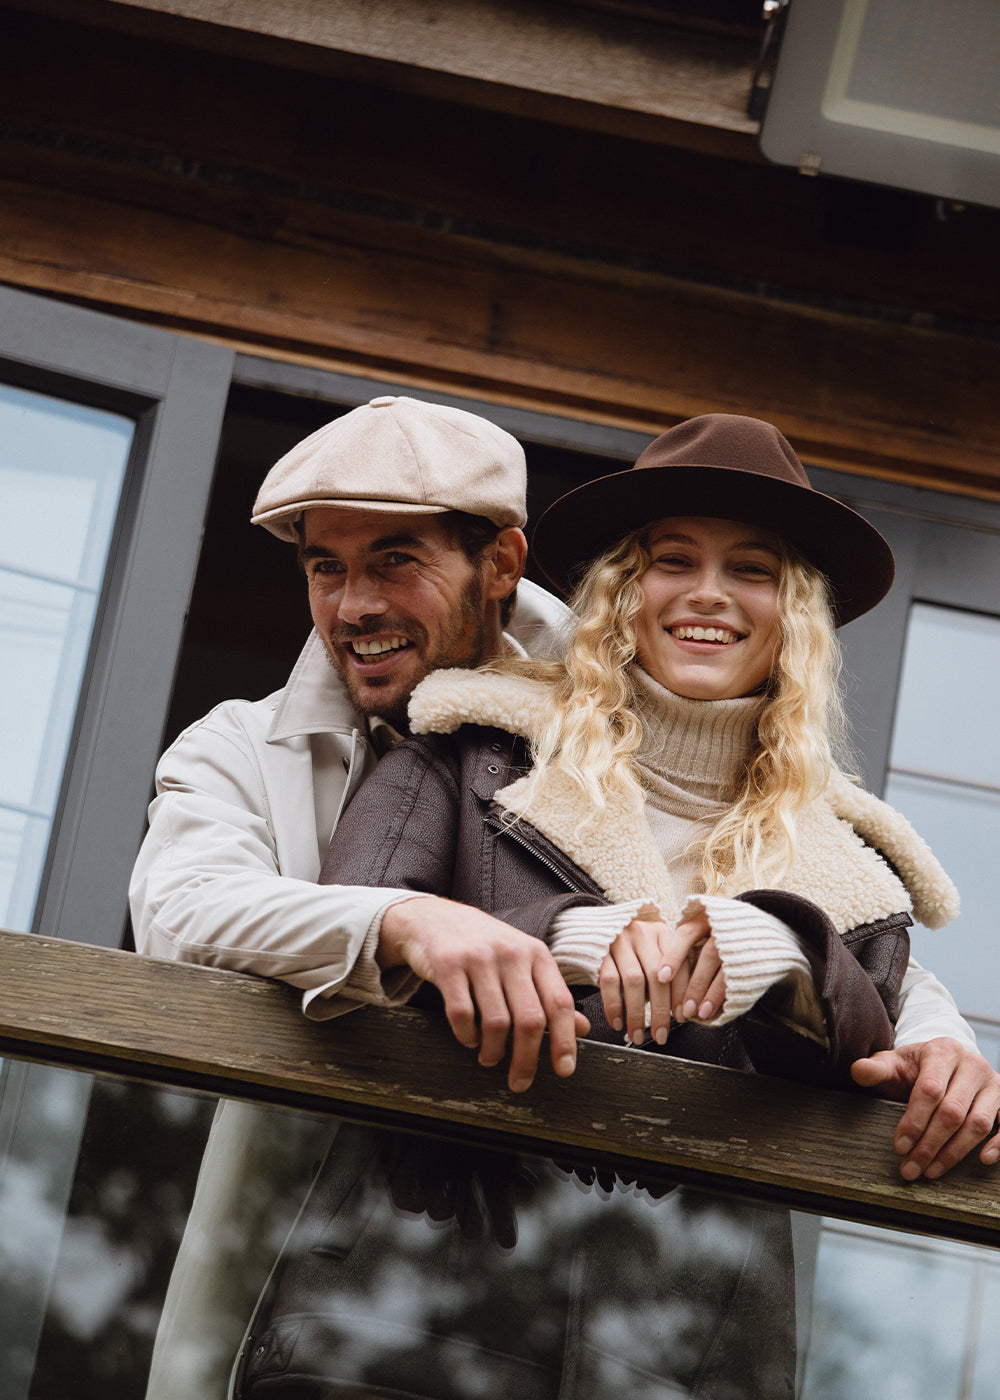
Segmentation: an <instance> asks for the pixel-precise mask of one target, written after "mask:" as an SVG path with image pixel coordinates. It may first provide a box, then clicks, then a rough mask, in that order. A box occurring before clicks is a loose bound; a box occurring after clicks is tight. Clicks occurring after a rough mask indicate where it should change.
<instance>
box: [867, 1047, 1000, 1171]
mask: <svg viewBox="0 0 1000 1400" xmlns="http://www.w3.org/2000/svg"><path fill="white" fill-rule="evenodd" d="M851 1077H852V1079H854V1081H855V1083H857V1084H860V1085H862V1087H863V1088H865V1089H875V1090H876V1091H877V1092H878V1093H879V1094H880V1095H881V1096H882V1097H884V1098H892V1099H900V1100H905V1099H909V1103H908V1104H907V1109H906V1112H905V1113H904V1114H903V1116H902V1118H901V1119H900V1120H899V1126H898V1128H897V1129H896V1136H895V1141H894V1144H893V1145H894V1147H895V1149H896V1151H897V1152H898V1153H899V1155H900V1156H901V1157H902V1158H903V1161H902V1163H901V1164H900V1168H899V1171H900V1175H901V1176H902V1177H903V1179H904V1180H905V1181H915V1180H916V1179H917V1177H918V1176H921V1175H923V1176H925V1177H927V1178H928V1179H929V1180H931V1181H933V1180H935V1179H936V1178H937V1177H939V1176H944V1174H945V1172H946V1171H949V1170H950V1168H952V1167H953V1166H954V1165H955V1163H956V1162H960V1161H961V1160H962V1158H963V1157H964V1156H966V1154H967V1153H969V1152H971V1151H972V1149H973V1148H974V1147H975V1146H976V1144H977V1143H980V1142H983V1140H984V1139H988V1141H987V1142H986V1143H985V1145H984V1146H983V1148H982V1150H981V1151H980V1153H979V1160H980V1161H981V1162H983V1163H984V1164H985V1165H986V1166H992V1165H993V1163H994V1162H996V1161H998V1160H1000V1134H996V1135H994V1136H990V1135H991V1134H992V1132H993V1124H994V1122H995V1121H996V1115H997V1110H998V1109H1000V1074H998V1073H997V1072H996V1070H995V1069H993V1068H992V1066H991V1065H990V1063H989V1061H988V1060H986V1059H984V1058H983V1056H982V1055H980V1054H977V1052H976V1051H975V1050H967V1049H966V1048H965V1047H964V1046H963V1045H961V1044H960V1043H959V1042H958V1041H957V1040H952V1039H951V1038H950V1037H949V1036H940V1037H939V1038H938V1039H936V1040H925V1041H921V1042H920V1043H919V1044H916V1045H904V1046H901V1047H900V1049H898V1050H880V1051H879V1052H878V1054H877V1055H872V1056H870V1057H869V1058H868V1059H864V1060H855V1062H854V1064H853V1065H852V1066H851Z"/></svg>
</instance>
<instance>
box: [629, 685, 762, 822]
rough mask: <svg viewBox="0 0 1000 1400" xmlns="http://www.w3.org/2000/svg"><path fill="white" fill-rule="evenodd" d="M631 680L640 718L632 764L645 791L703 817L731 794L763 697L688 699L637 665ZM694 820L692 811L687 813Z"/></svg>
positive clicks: (749, 748) (754, 730)
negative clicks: (681, 800) (658, 793)
mask: <svg viewBox="0 0 1000 1400" xmlns="http://www.w3.org/2000/svg"><path fill="white" fill-rule="evenodd" d="M632 670H633V677H634V680H635V684H636V690H637V693H638V699H639V713H640V717H641V719H642V730H643V734H642V743H641V745H640V748H639V753H638V761H639V766H640V768H641V769H642V771H643V779H644V781H645V782H646V785H647V787H648V788H649V789H650V791H651V792H656V791H658V790H660V791H662V793H663V795H667V794H668V793H669V795H670V796H671V797H672V799H673V802H672V804H671V805H674V804H675V803H676V802H677V801H678V799H679V798H680V797H681V795H683V797H684V798H686V799H687V801H686V802H685V803H684V805H685V806H688V805H689V804H690V806H691V807H693V808H697V809H698V812H699V814H701V815H706V814H707V809H708V808H710V807H716V806H721V805H722V804H723V803H724V802H725V801H726V800H727V799H728V798H729V797H730V795H731V792H732V788H733V785H734V781H735V780H736V779H737V778H738V776H739V773H740V770H741V768H742V767H743V765H744V764H745V763H746V760H747V756H748V754H749V753H750V750H751V748H752V747H753V743H754V740H755V739H756V736H757V721H758V720H759V719H760V715H761V711H762V710H763V708H764V704H765V697H764V696H761V695H748V696H744V697H742V698H740V699H737V700H688V699H687V698H686V697H685V696H683V695H675V694H674V693H673V692H672V691H670V690H667V689H666V687H664V686H662V685H660V683H659V682H658V681H655V680H653V678H652V676H650V675H648V674H647V672H645V671H644V670H642V668H641V667H640V666H633V668H632ZM691 814H692V815H694V814H695V813H694V811H692V812H691Z"/></svg>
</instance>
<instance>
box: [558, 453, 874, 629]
mask: <svg viewBox="0 0 1000 1400" xmlns="http://www.w3.org/2000/svg"><path fill="white" fill-rule="evenodd" d="M675 515H687V516H709V517H711V518H713V519H721V520H742V521H746V522H747V523H748V524H751V525H760V526H762V527H763V528H764V529H767V530H771V531H772V532H773V533H774V534H776V535H780V536H781V537H782V539H783V540H785V541H786V542H787V543H789V544H791V545H794V546H795V548H796V549H797V550H798V551H799V552H800V553H801V554H802V555H803V556H804V558H806V559H807V560H808V561H809V563H810V564H812V565H814V566H815V567H816V568H817V569H819V570H820V571H821V572H822V573H823V574H825V575H826V577H827V578H828V579H829V581H830V587H831V590H832V593H833V603H834V614H835V619H836V622H837V625H838V626H841V625H842V624H843V623H845V622H850V621H852V620H853V619H854V618H856V617H860V616H861V614H862V613H865V612H868V611H869V609H871V608H873V607H874V606H875V604H876V603H878V602H879V601H880V600H881V599H882V598H884V597H885V595H886V594H887V593H888V591H889V589H890V588H891V587H892V581H893V578H894V577H895V572H896V567H895V562H894V560H893V557H892V550H891V549H890V548H889V545H888V544H887V542H886V540H885V539H884V538H883V537H882V535H880V534H879V532H878V530H876V529H875V527H874V525H870V524H869V522H868V521H867V520H865V518H864V516H862V515H859V514H858V513H857V511H854V510H852V509H851V508H850V506H845V505H844V504H843V503H842V502H841V501H838V500H836V499H835V498H834V497H833V496H825V495H823V494H822V492H819V491H813V490H811V489H810V488H809V487H805V486H798V485H796V484H795V483H794V482H790V481H782V480H781V479H779V478H776V477H769V476H763V475H761V474H760V473H759V472H748V471H740V470H738V469H737V468H734V467H714V466H704V465H690V466H689V465H685V464H683V463H680V464H677V465H673V466H669V467H648V468H642V469H634V468H631V469H629V470H628V471H623V472H615V473H614V474H613V475H611V476H602V477H598V478H597V479H596V480H594V481H588V482H586V483H585V484H584V485H583V486H578V487H576V488H575V489H574V490H572V491H569V492H567V494H566V495H565V496H561V497H560V498H559V500H557V501H555V502H554V503H553V504H552V505H551V506H549V508H548V510H546V511H545V512H544V514H543V515H542V516H541V517H540V519H539V521H538V524H537V525H536V526H535V530H534V533H533V535H532V539H531V548H532V552H533V553H534V556H535V558H536V560H537V561H538V564H539V566H540V568H541V569H542V572H543V573H544V574H545V576H546V578H547V579H548V580H549V582H550V583H552V584H554V585H555V586H556V588H558V589H559V590H560V591H561V592H562V593H569V592H571V591H572V589H573V588H574V587H575V585H576V584H577V583H578V582H579V579H580V577H581V576H582V574H583V572H584V570H585V569H586V568H587V566H588V565H589V564H590V563H591V562H592V561H593V560H594V559H596V558H597V557H598V556H599V555H600V554H603V553H604V551H605V550H607V549H610V548H611V547H612V546H613V545H614V544H616V543H617V542H618V540H620V539H622V538H624V536H625V535H627V534H630V533H631V532H632V531H633V530H637V529H640V528H641V527H642V526H644V525H650V524H652V523H653V522H654V521H656V520H662V519H663V518H664V517H666V516H675Z"/></svg>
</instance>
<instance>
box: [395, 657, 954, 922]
mask: <svg viewBox="0 0 1000 1400" xmlns="http://www.w3.org/2000/svg"><path fill="white" fill-rule="evenodd" d="M549 709H550V706H549V703H548V687H547V686H546V685H545V684H544V683H543V682H540V681H534V680H529V679H527V678H522V677H509V676H494V675H490V674H489V673H488V672H476V671H438V672H436V673H435V674H434V675H432V676H428V677H427V679H426V680H425V681H423V682H422V683H421V685H419V686H418V687H417V689H416V691H415V692H414V695H413V700H412V701H411V704H410V720H411V725H412V728H413V730H414V732H415V733H445V734H450V733H454V732H455V731H456V730H457V729H459V728H460V727H461V726H462V724H465V723H472V724H481V725H488V726H491V727H495V728H499V729H504V730H506V731H507V732H509V733H513V734H518V735H520V736H521V737H522V738H525V739H527V740H528V741H529V743H530V742H531V741H532V740H533V739H534V738H535V737H536V736H537V734H538V733H539V729H540V725H541V724H542V722H543V721H544V719H545V718H546V717H547V715H548V713H549ZM526 786H527V780H526V779H524V778H521V779H518V780H517V781H516V782H514V783H511V784H509V785H508V786H507V787H505V788H501V789H500V791H499V792H497V794H496V796H495V800H496V802H497V803H498V804H499V805H500V806H502V807H504V808H505V809H506V810H508V811H509V812H511V813H512V815H514V816H515V817H518V818H522V819H524V820H526V821H530V822H531V824H532V825H533V826H535V827H537V829H538V830H539V831H541V832H542V834H543V835H544V836H547V837H548V838H549V840H551V841H553V842H554V843H555V844H556V845H557V846H558V847H559V848H560V849H561V850H563V851H565V853H566V854H567V855H568V856H569V857H570V858H571V859H572V860H573V861H575V863H576V864H577V865H579V866H580V868H581V869H582V870H584V871H586V873H587V874H588V875H590V877H591V878H592V879H593V880H595V881H596V882H597V884H598V885H600V887H601V888H602V889H603V890H605V892H606V893H607V894H608V896H609V897H610V898H611V899H612V900H614V901H623V900H627V899H636V898H643V899H654V900H655V901H656V902H657V903H658V904H659V906H660V910H661V912H662V914H663V916H664V918H667V919H676V918H677V917H678V915H679V912H680V898H681V897H682V896H683V895H684V894H685V893H686V891H676V890H674V888H673V886H672V883H671V880H670V876H669V873H668V871H667V869H666V866H665V864H664V862H663V860H662V857H661V856H660V853H659V851H658V849H657V847H656V843H655V841H654V839H653V836H652V833H651V831H650V829H649V824H648V822H647V821H646V818H645V812H644V808H643V804H642V803H641V802H630V801H629V800H628V799H626V798H624V797H621V796H618V795H615V794H611V795H610V796H609V801H608V807H607V810H606V811H605V813H604V815H603V817H601V818H600V820H599V821H597V822H592V823H591V824H590V825H589V826H588V824H587V819H588V817H589V816H590V815H591V813H590V812H589V810H588V808H587V806H586V804H585V801H584V799H583V797H582V794H581V793H580V792H579V791H578V790H577V788H576V787H575V785H574V784H573V783H572V782H571V781H570V780H569V779H568V778H566V777H564V776H563V775H562V774H559V773H550V774H546V775H545V779H544V781H543V783H542V784H541V786H539V787H538V788H536V792H535V796H534V799H533V800H532V803H531V805H530V807H529V806H527V805H525V802H524V793H525V788H526ZM798 828H799V831H798V837H799V839H798V850H797V853H796V857H795V860H794V862H793V864H792V867H791V869H790V870H789V872H788V873H787V875H786V876H785V877H784V878H783V879H782V880H781V881H780V882H779V883H778V887H779V888H781V889H785V890H789V891H790V892H792V893H794V894H799V895H802V896H803V897H805V898H807V899H810V900H812V901H813V902H814V903H816V904H818V905H819V906H820V907H821V908H822V909H824V910H825V911H826V913H827V914H828V915H829V916H830V918H831V919H832V921H833V923H834V924H835V926H836V927H837V929H838V931H839V932H841V933H846V932H847V931H848V930H849V929H852V928H857V927H859V926H860V925H862V924H867V923H873V922H875V921H876V920H878V919H882V918H887V917H889V916H890V915H891V914H897V913H901V912H910V911H911V910H912V912H913V913H914V915H915V917H916V918H918V919H919V920H920V922H921V923H923V924H926V925H927V927H928V928H939V927H941V926H942V925H943V924H946V923H949V922H950V921H951V920H952V919H953V918H954V917H955V916H956V914H957V913H958V895H957V892H956V890H955V887H954V885H953V884H952V883H951V881H950V880H949V879H948V877H947V875H946V874H945V872H944V871H943V870H942V869H941V866H940V865H939V864H938V862H937V860H936V859H935V858H934V856H933V855H932V854H931V851H930V849H929V848H928V847H927V845H926V843H925V842H924V841H922V840H921V838H920V837H919V836H918V835H917V834H916V832H915V831H914V830H913V828H912V827H911V826H910V824H909V822H908V821H906V819H905V818H904V817H902V816H901V815H900V813H898V812H896V811H894V809H893V808H891V807H889V806H888V805H887V804H886V803H884V802H881V801H880V800H879V799H878V798H876V797H873V796H872V795H871V794H870V793H866V792H864V791H862V790H861V789H860V788H857V787H855V786H854V784H852V783H850V782H849V781H848V779H847V778H845V777H844V776H843V775H842V774H839V773H835V774H834V777H833V779H832V781H831V784H830V788H829V789H828V791H827V793H826V794H825V795H824V797H822V798H818V799H816V800H814V801H813V802H811V803H809V804H808V806H807V807H806V809H805V810H804V811H803V813H802V814H801V816H800V818H799V822H798ZM889 862H891V865H890V864H889ZM897 871H898V875H897V873H896V872H897ZM722 893H723V894H729V895H736V894H738V893H741V891H740V890H737V889H724V890H723V891H722Z"/></svg>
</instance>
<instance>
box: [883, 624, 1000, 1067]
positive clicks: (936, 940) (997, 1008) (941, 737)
mask: <svg viewBox="0 0 1000 1400" xmlns="http://www.w3.org/2000/svg"><path fill="white" fill-rule="evenodd" d="M998 685H1000V618H995V617H984V616H982V615H980V614H976V613H967V612H961V611H959V610H957V609H952V608H939V607H931V606H930V605H928V604H925V603H918V604H916V605H915V606H914V608H913V610H912V613H911V616H910V621H909V626H908V630H907V637H906V650H905V654H904V661H903V675H902V680H901V684H900V689H899V699H898V702H897V710H896V720H895V726H894V730H893V740H892V748H891V752H890V757H889V765H890V767H889V780H888V783H887V786H886V797H887V800H888V801H889V802H891V803H892V805H893V806H894V807H898V808H899V810H900V811H901V812H904V813H905V814H906V816H907V817H909V818H910V820H911V821H912V822H913V824H914V826H915V827H916V828H917V830H918V831H919V832H920V834H921V835H922V836H923V837H924V838H925V840H927V841H928V842H929V843H930V845H931V847H932V849H933V850H934V853H935V854H936V855H937V857H938V859H939V860H940V861H941V863H942V864H943V865H944V867H945V869H946V870H947V871H948V873H949V875H950V876H951V878H952V879H953V880H954V881H955V883H956V885H957V886H958V888H959V891H960V893H961V896H962V914H961V917H960V918H959V919H958V921H957V922H956V923H954V924H952V925H951V926H950V927H948V928H947V929H944V930H941V931H940V932H937V933H930V932H928V931H927V930H926V929H920V928H917V929H914V930H913V953H914V956H915V957H916V958H917V960H918V961H919V962H922V963H923V964H924V965H925V966H926V967H929V968H931V969H932V970H933V971H934V972H936V973H937V975H938V976H939V977H940V978H941V980H942V981H943V982H944V983H945V985H946V986H947V987H948V988H949V990H950V991H951V992H952V994H953V995H954V996H955V999H956V1000H957V1001H958V1004H959V1006H960V1007H961V1009H962V1010H963V1011H965V1012H967V1013H968V1014H969V1015H972V1016H981V1017H985V1018H988V1019H993V1018H997V1017H1000V942H998V940H997V938H996V927H995V926H996V914H995V899H993V898H991V895H992V893H993V892H992V890H991V889H990V877H991V872H992V869H993V864H994V861H995V859H996V852H997V851H998V850H1000V746H998V745H997V743H996V736H995V733H994V724H993V716H992V708H991V707H990V706H989V705H986V704H984V697H986V696H989V695H992V694H995V693H997V692H996V687H997V686H998ZM987 1053H989V1051H987Z"/></svg>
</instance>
